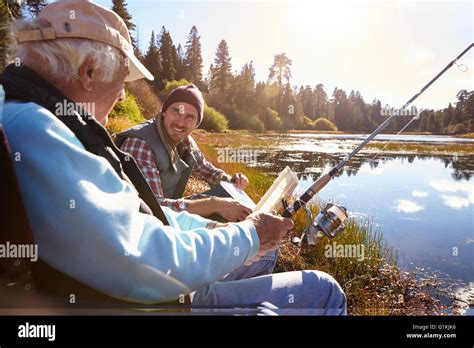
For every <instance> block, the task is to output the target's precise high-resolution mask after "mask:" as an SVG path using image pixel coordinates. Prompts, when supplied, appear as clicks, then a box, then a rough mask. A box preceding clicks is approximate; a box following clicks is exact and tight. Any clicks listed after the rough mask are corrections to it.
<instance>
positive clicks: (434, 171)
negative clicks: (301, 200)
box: [257, 134, 474, 283]
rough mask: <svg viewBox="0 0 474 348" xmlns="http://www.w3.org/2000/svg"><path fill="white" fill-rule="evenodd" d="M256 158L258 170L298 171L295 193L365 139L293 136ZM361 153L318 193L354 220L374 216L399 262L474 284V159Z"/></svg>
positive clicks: (435, 139)
mask: <svg viewBox="0 0 474 348" xmlns="http://www.w3.org/2000/svg"><path fill="white" fill-rule="evenodd" d="M261 138H264V139H270V138H271V139H272V141H275V140H276V141H277V145H276V146H274V147H272V148H271V149H268V150H265V151H262V152H260V153H259V155H258V157H257V166H258V167H259V168H263V169H264V170H265V171H267V172H268V173H272V174H275V175H277V174H278V173H279V172H280V171H281V170H282V169H283V168H284V167H285V166H287V165H288V166H290V168H292V169H293V170H294V171H295V172H296V173H298V174H299V177H300V181H299V186H298V189H297V191H298V194H301V193H303V192H304V190H306V189H307V188H308V187H309V186H310V185H311V184H312V183H313V182H314V180H315V179H317V178H318V177H319V175H321V173H326V172H328V171H329V169H331V168H332V167H333V166H334V165H336V164H337V163H338V162H339V161H341V160H342V159H343V158H344V156H346V155H347V154H348V153H350V152H351V151H352V150H353V149H354V148H355V147H356V146H357V145H358V144H360V142H361V140H362V139H364V136H363V135H327V134H324V135H320V134H288V135H284V136H281V135H278V136H277V137H276V138H275V136H268V135H262V136H261ZM392 140H397V141H404V142H413V143H423V144H430V143H433V144H445V143H448V142H449V143H461V142H462V143H465V144H466V146H471V144H472V147H473V148H474V141H473V140H472V139H470V140H469V139H458V138H451V137H443V136H412V135H406V136H393V135H392V136H391V135H382V136H379V137H377V141H382V142H383V141H392ZM377 152H378V150H374V149H372V150H370V149H363V150H362V151H361V153H359V154H358V155H357V156H356V157H355V158H353V159H352V160H351V161H350V162H349V163H348V164H347V165H346V167H345V168H344V169H343V170H341V171H340V172H339V175H338V176H337V177H335V178H334V179H333V180H332V182H331V183H329V184H328V185H327V186H326V187H325V188H324V189H323V190H322V191H321V192H320V193H319V194H318V196H317V199H319V200H321V201H332V202H336V203H338V204H342V205H343V206H345V207H346V208H347V209H348V211H349V212H350V216H351V217H354V218H356V219H360V220H361V221H367V219H370V221H371V223H372V224H373V226H374V227H375V228H376V229H379V230H380V231H382V232H383V234H384V238H385V241H386V242H387V244H388V245H389V246H392V247H394V248H396V249H398V254H399V264H400V265H401V266H402V267H405V268H406V269H409V270H411V269H413V268H414V267H419V268H422V269H423V271H424V272H425V273H426V274H427V275H428V276H433V275H436V276H437V277H438V278H448V279H452V280H453V281H454V280H459V281H462V282H464V283H468V282H472V281H474V209H473V208H474V155H472V154H471V155H464V156H461V155H459V156H457V155H455V154H452V155H426V154H423V155H417V154H397V153H386V152H385V151H384V152H383V153H382V154H379V155H378V156H377V157H376V158H375V159H374V158H373V157H374V155H375V154H376V153H377Z"/></svg>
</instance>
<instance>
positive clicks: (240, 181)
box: [231, 173, 249, 191]
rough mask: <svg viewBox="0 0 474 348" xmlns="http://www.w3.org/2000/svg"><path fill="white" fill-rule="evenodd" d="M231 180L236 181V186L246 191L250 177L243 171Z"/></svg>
mask: <svg viewBox="0 0 474 348" xmlns="http://www.w3.org/2000/svg"><path fill="white" fill-rule="evenodd" d="M231 182H233V183H234V185H235V186H236V187H238V188H239V189H241V190H242V191H245V189H246V188H247V186H248V185H249V179H248V178H247V177H246V176H245V175H244V174H242V173H236V174H234V175H233V176H232V180H231Z"/></svg>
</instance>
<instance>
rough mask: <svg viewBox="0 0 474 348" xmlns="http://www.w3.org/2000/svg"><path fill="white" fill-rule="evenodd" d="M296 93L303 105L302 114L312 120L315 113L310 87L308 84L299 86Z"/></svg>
mask: <svg viewBox="0 0 474 348" xmlns="http://www.w3.org/2000/svg"><path fill="white" fill-rule="evenodd" d="M298 94H299V97H300V99H301V104H302V105H303V112H304V114H305V115H306V116H307V117H309V118H310V119H312V120H314V119H315V117H316V116H317V115H316V113H315V111H314V104H315V100H314V95H313V91H312V90H311V87H310V86H309V85H306V86H305V87H304V88H303V86H301V87H300V91H299V93H298Z"/></svg>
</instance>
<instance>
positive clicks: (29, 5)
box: [23, 0, 48, 17]
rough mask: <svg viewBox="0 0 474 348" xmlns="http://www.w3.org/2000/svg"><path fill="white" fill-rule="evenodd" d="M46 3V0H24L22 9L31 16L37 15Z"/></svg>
mask: <svg viewBox="0 0 474 348" xmlns="http://www.w3.org/2000/svg"><path fill="white" fill-rule="evenodd" d="M46 5H48V2H47V1H46V0H26V1H25V2H24V3H23V9H24V10H25V12H26V13H28V14H29V15H30V16H31V17H38V15H39V14H40V12H41V11H43V8H45V7H46Z"/></svg>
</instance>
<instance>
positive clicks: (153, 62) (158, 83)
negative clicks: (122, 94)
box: [144, 31, 164, 92]
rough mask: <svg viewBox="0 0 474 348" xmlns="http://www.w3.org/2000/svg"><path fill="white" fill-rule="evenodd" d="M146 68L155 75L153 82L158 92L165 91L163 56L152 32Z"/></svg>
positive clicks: (146, 56) (145, 61)
mask: <svg viewBox="0 0 474 348" xmlns="http://www.w3.org/2000/svg"><path fill="white" fill-rule="evenodd" d="M144 64H145V67H146V68H147V69H148V70H149V71H150V72H151V73H152V74H153V76H154V77H155V79H154V80H153V81H152V86H153V88H154V89H155V91H156V92H158V91H160V90H161V89H163V87H164V84H163V79H162V74H163V66H162V65H161V56H160V51H159V50H158V47H157V46H156V39H155V31H152V32H151V39H150V45H149V46H148V51H147V52H146V54H145V59H144Z"/></svg>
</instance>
